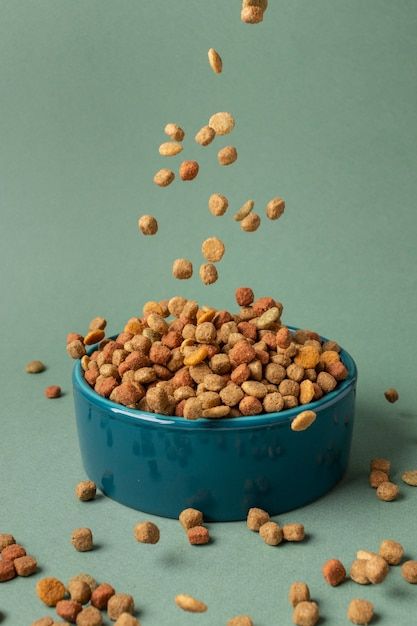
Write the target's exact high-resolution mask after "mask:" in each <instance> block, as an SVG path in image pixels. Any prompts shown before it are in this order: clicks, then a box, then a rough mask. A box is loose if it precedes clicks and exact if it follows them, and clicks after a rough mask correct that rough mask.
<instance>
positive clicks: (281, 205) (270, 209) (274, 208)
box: [265, 197, 285, 220]
mask: <svg viewBox="0 0 417 626" xmlns="http://www.w3.org/2000/svg"><path fill="white" fill-rule="evenodd" d="M284 209H285V202H284V200H283V199H282V198H278V197H277V198H272V200H270V201H269V202H268V204H267V205H266V209H265V213H266V215H267V217H269V219H270V220H277V219H278V218H279V217H281V215H282V214H283V213H284Z"/></svg>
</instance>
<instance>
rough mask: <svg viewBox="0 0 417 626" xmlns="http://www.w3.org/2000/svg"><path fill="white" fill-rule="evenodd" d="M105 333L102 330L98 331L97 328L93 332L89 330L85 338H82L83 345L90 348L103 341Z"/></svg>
mask: <svg viewBox="0 0 417 626" xmlns="http://www.w3.org/2000/svg"><path fill="white" fill-rule="evenodd" d="M104 335H105V332H104V330H100V329H99V328H97V329H95V330H89V331H88V333H87V334H86V336H85V337H84V345H85V346H92V345H93V344H95V343H98V342H99V341H101V340H102V339H104Z"/></svg>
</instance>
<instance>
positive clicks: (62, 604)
mask: <svg viewBox="0 0 417 626" xmlns="http://www.w3.org/2000/svg"><path fill="white" fill-rule="evenodd" d="M82 610H83V607H82V605H81V604H80V603H79V602H76V601H75V600H60V601H59V602H57V603H56V613H57V615H59V617H62V619H64V620H66V621H67V622H71V624H75V622H76V619H77V615H78V613H81V611H82Z"/></svg>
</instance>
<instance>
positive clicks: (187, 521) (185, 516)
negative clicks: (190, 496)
mask: <svg viewBox="0 0 417 626" xmlns="http://www.w3.org/2000/svg"><path fill="white" fill-rule="evenodd" d="M178 519H179V522H180V524H181V526H182V527H183V528H184V529H185V530H188V529H189V528H193V527H194V526H201V525H202V523H203V514H202V512H201V511H198V510H197V509H184V510H183V511H181V513H180V515H179V518H178Z"/></svg>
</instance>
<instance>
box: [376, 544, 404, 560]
mask: <svg viewBox="0 0 417 626" xmlns="http://www.w3.org/2000/svg"><path fill="white" fill-rule="evenodd" d="M379 554H380V555H381V556H382V558H383V559H385V561H386V562H387V563H388V565H399V564H400V563H401V560H402V558H403V556H404V548H403V546H402V545H401V544H400V543H398V541H393V540H392V539H384V541H382V543H381V545H380V546H379Z"/></svg>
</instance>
